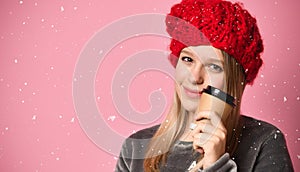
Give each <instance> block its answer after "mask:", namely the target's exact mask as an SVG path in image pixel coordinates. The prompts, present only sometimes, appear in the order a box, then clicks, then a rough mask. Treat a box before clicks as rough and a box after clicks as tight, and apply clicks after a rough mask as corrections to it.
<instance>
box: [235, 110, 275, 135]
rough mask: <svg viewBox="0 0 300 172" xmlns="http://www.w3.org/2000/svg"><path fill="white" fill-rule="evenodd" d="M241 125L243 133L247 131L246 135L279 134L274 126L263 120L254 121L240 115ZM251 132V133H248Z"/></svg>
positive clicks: (251, 118)
mask: <svg viewBox="0 0 300 172" xmlns="http://www.w3.org/2000/svg"><path fill="white" fill-rule="evenodd" d="M240 120H241V124H242V130H243V131H249V132H248V133H249V134H250V133H252V134H257V135H264V134H267V135H269V134H271V133H276V132H281V131H280V130H279V129H278V128H277V127H276V126H274V125H273V124H271V123H268V122H266V121H263V120H259V119H255V118H253V117H249V116H245V115H241V119H240ZM250 131H251V132H250Z"/></svg>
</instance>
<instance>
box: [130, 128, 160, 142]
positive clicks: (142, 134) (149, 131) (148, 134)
mask: <svg viewBox="0 0 300 172" xmlns="http://www.w3.org/2000/svg"><path fill="white" fill-rule="evenodd" d="M159 126H160V124H159V125H154V126H152V127H148V128H145V129H142V130H139V131H137V132H136V133H133V134H131V135H130V136H129V138H132V139H150V138H152V137H153V135H154V134H155V133H156V131H157V129H158V128H159Z"/></svg>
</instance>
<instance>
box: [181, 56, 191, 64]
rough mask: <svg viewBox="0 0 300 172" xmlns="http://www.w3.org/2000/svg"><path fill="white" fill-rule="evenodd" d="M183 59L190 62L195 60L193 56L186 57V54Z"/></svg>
mask: <svg viewBox="0 0 300 172" xmlns="http://www.w3.org/2000/svg"><path fill="white" fill-rule="evenodd" d="M181 60H182V61H184V62H189V63H191V62H193V59H192V58H190V57H186V56H184V57H181Z"/></svg>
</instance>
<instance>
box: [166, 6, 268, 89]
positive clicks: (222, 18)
mask: <svg viewBox="0 0 300 172" xmlns="http://www.w3.org/2000/svg"><path fill="white" fill-rule="evenodd" d="M166 25H167V32H168V33H169V34H170V36H171V37H172V40H171V44H170V50H171V54H170V56H169V59H170V61H171V63H172V64H173V65H174V66H175V65H176V63H177V60H178V57H179V55H180V52H181V50H182V49H183V48H185V47H187V46H195V45H212V46H213V47H215V48H218V49H220V50H223V51H225V52H226V53H227V54H229V55H230V56H232V57H233V58H235V59H236V61H237V62H238V63H239V64H241V65H242V66H243V68H244V72H245V76H246V82H247V84H252V83H253V80H254V79H255V77H256V76H257V73H258V71H259V68H260V67H261V65H262V59H261V53H262V52H263V43H262V39H261V35H260V33H259V30H258V27H257V23H256V19H255V18H253V17H252V16H251V15H250V14H249V12H248V11H247V10H245V9H243V7H242V6H241V5H240V4H239V3H231V2H228V1H222V0H182V2H181V3H179V4H175V5H174V6H173V7H172V8H171V12H170V13H169V14H168V15H167V17H166Z"/></svg>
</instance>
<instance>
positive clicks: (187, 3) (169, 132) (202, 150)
mask: <svg viewBox="0 0 300 172" xmlns="http://www.w3.org/2000/svg"><path fill="white" fill-rule="evenodd" d="M166 25H167V31H168V33H169V34H170V36H171V37H172V38H173V39H172V41H171V44H170V49H171V55H170V56H169V59H170V61H171V63H172V64H173V65H174V67H175V69H176V70H175V72H176V73H175V81H176V83H175V88H176V89H175V95H174V102H173V104H172V106H171V109H170V111H169V113H168V114H167V117H166V120H165V121H164V122H163V123H162V124H161V125H158V126H154V127H151V128H147V129H144V130H141V131H139V132H137V133H135V134H133V135H131V136H130V137H129V138H128V139H126V141H125V142H124V144H123V147H122V150H121V153H120V157H119V160H118V162H117V166H116V171H122V172H124V171H131V172H135V171H136V172H141V171H146V172H152V171H161V172H163V171H172V172H174V171H175V172H176V171H179V172H181V171H281V172H282V171H293V166H292V163H291V160H290V156H289V154H288V150H287V147H286V143H285V139H284V136H283V134H282V133H281V132H280V130H278V129H277V128H276V127H274V126H273V125H271V124H268V123H266V122H263V121H259V120H256V119H253V118H250V117H246V116H243V115H240V105H241V99H242V94H243V91H244V88H245V86H246V85H247V84H252V83H253V80H254V79H255V77H256V75H257V73H258V70H259V68H260V67H261V65H262V60H261V58H260V54H261V53H262V51H263V44H262V39H261V36H260V33H259V30H258V28H257V24H256V20H255V18H253V17H252V16H251V15H250V14H249V13H248V11H246V10H245V9H243V8H242V7H241V5H240V4H238V3H231V2H228V1H222V0H183V1H182V2H181V3H179V4H175V5H174V6H173V7H172V9H171V12H170V14H168V16H167V17H166ZM195 28H196V29H195ZM207 86H213V87H216V88H218V89H220V90H222V91H224V92H226V93H228V94H229V95H231V96H233V97H234V98H235V99H236V102H235V103H236V106H235V107H234V108H233V109H232V110H231V111H230V113H229V114H227V115H224V114H221V113H217V112H219V111H218V110H217V109H211V110H209V111H207V110H206V111H201V110H199V109H201V106H203V104H201V102H200V104H199V100H200V98H201V96H203V92H202V90H203V89H205V88H207Z"/></svg>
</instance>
